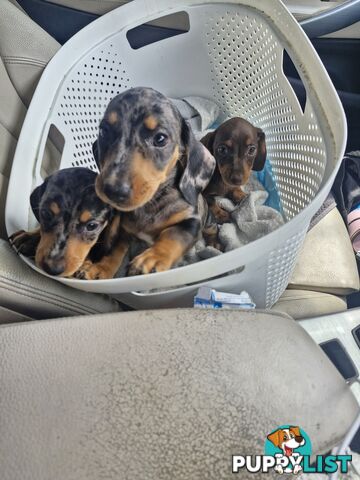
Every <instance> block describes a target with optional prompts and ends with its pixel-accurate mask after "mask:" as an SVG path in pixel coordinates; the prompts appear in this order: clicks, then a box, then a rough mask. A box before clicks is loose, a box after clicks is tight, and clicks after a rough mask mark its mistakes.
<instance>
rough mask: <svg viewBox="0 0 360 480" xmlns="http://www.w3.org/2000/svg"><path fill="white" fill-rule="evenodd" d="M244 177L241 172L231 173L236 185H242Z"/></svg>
mask: <svg viewBox="0 0 360 480" xmlns="http://www.w3.org/2000/svg"><path fill="white" fill-rule="evenodd" d="M242 180H243V177H242V175H241V174H240V173H233V174H232V175H231V181H232V182H233V183H235V184H236V185H240V184H241V183H242Z"/></svg>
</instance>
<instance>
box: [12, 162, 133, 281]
mask: <svg viewBox="0 0 360 480" xmlns="http://www.w3.org/2000/svg"><path fill="white" fill-rule="evenodd" d="M96 176H97V174H96V173H95V172H92V171H91V170H88V169H86V168H66V169H63V170H60V171H58V172H56V173H54V174H53V175H50V176H49V177H48V178H46V180H45V181H44V183H43V184H42V185H40V186H39V187H37V188H36V189H35V190H34V191H33V193H32V194H31V197H30V204H31V208H32V210H33V212H34V215H35V217H36V219H37V220H38V222H39V224H40V227H39V228H38V229H36V230H35V231H33V232H24V231H20V232H17V233H15V234H14V235H12V236H11V237H10V239H9V240H10V242H11V243H12V244H13V245H14V246H15V248H16V249H17V250H18V251H19V252H20V253H23V254H24V255H25V256H30V257H35V263H36V265H37V266H38V267H39V268H42V269H43V270H44V271H45V272H46V273H48V274H50V275H56V276H60V277H71V276H72V275H74V274H75V273H76V272H77V271H78V270H79V268H80V267H81V266H83V264H84V262H85V260H86V259H87V257H88V256H89V255H90V258H91V259H93V260H96V261H97V262H102V264H103V267H104V268H102V269H101V270H100V271H99V272H98V276H96V275H95V272H93V276H94V278H102V276H104V271H105V266H106V267H107V272H106V278H111V277H113V276H114V275H115V273H116V271H117V264H118V262H119V261H120V257H121V258H123V256H124V254H125V253H124V252H126V248H127V244H126V248H125V249H123V248H122V245H123V244H122V243H121V241H120V239H119V235H122V232H121V229H120V228H119V226H120V215H119V213H117V212H114V210H113V209H112V208H111V207H110V206H109V205H108V204H105V203H104V202H102V201H101V200H100V199H99V198H98V197H97V195H96V193H95V180H96ZM122 239H123V237H122ZM109 252H111V258H113V257H114V256H117V257H118V259H117V262H115V263H114V262H111V261H109V260H108V254H109ZM88 261H91V260H88ZM83 268H84V269H85V268H86V262H85V267H84V266H83ZM114 268H116V270H114ZM78 276H79V277H80V278H83V276H82V275H81V274H80V275H78Z"/></svg>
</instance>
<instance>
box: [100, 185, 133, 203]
mask: <svg viewBox="0 0 360 480" xmlns="http://www.w3.org/2000/svg"><path fill="white" fill-rule="evenodd" d="M103 192H104V194H105V195H106V196H107V197H108V198H109V199H110V200H112V201H113V202H121V201H123V200H127V199H128V198H129V197H130V193H131V188H130V185H129V184H127V183H125V182H121V183H119V184H115V185H113V184H110V183H105V184H104V186H103Z"/></svg>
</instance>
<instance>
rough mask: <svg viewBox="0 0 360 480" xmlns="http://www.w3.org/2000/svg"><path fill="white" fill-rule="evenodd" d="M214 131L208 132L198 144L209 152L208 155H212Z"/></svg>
mask: <svg viewBox="0 0 360 480" xmlns="http://www.w3.org/2000/svg"><path fill="white" fill-rule="evenodd" d="M215 135H216V130H214V131H213V132H209V133H207V134H206V135H205V137H203V138H202V139H201V140H200V142H201V143H202V144H203V145H204V146H205V147H206V148H207V149H208V150H209V152H210V153H212V154H213V155H214V140H215Z"/></svg>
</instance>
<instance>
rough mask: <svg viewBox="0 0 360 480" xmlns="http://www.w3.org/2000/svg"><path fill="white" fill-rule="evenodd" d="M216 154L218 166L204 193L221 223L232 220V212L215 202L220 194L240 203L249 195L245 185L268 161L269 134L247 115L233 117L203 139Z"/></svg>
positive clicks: (207, 146)
mask: <svg viewBox="0 0 360 480" xmlns="http://www.w3.org/2000/svg"><path fill="white" fill-rule="evenodd" d="M201 142H202V143H203V145H205V147H206V148H207V149H208V150H209V151H210V152H211V153H212V154H213V155H214V157H215V159H216V168H215V172H214V175H213V176H212V179H211V181H210V183H209V184H208V186H207V188H206V189H205V191H204V196H205V198H206V200H207V202H208V205H209V208H210V211H211V212H212V213H213V215H214V217H215V219H216V222H217V223H220V224H221V223H224V222H228V221H229V220H230V216H229V213H228V212H226V211H225V210H224V209H222V208H220V207H219V206H217V205H216V203H215V197H216V196H222V197H227V198H230V200H233V201H234V202H235V203H239V202H240V201H241V199H242V198H243V197H244V196H245V193H244V192H243V190H242V188H241V187H242V185H245V184H246V183H247V182H248V180H249V177H250V173H251V170H256V171H260V170H262V169H263V168H264V164H265V160H266V144H265V134H264V132H263V131H262V130H261V129H260V128H256V127H254V126H253V125H252V124H251V123H249V122H248V121H246V120H244V119H243V118H238V117H235V118H231V119H230V120H227V121H226V122H224V123H223V124H222V125H220V127H218V128H217V129H216V130H215V131H214V132H210V133H208V134H207V135H205V137H203V138H202V139H201Z"/></svg>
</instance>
